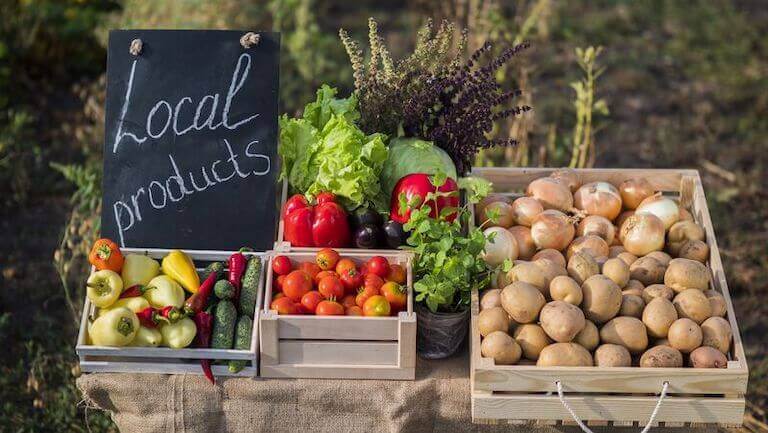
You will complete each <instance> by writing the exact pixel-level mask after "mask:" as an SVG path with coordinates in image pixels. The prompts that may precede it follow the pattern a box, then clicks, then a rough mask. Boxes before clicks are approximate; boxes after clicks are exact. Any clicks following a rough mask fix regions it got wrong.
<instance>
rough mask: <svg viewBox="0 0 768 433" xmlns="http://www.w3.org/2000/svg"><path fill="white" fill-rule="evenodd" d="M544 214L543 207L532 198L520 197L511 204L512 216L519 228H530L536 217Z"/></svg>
mask: <svg viewBox="0 0 768 433" xmlns="http://www.w3.org/2000/svg"><path fill="white" fill-rule="evenodd" d="M542 212H544V206H542V205H541V203H540V202H539V201H538V200H536V199H535V198H533V197H520V198H518V199H516V200H515V201H513V202H512V216H513V217H514V218H515V222H517V224H519V225H521V226H526V227H530V226H531V224H533V219H534V218H536V215H538V214H540V213H542Z"/></svg>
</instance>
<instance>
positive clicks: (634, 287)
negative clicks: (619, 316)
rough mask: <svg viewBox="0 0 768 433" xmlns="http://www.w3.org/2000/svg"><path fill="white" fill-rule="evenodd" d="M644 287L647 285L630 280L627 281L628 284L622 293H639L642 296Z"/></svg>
mask: <svg viewBox="0 0 768 433" xmlns="http://www.w3.org/2000/svg"><path fill="white" fill-rule="evenodd" d="M644 288H645V286H644V285H643V283H641V282H640V281H637V280H629V281H627V285H626V286H624V289H622V293H625V294H629V295H637V296H640V297H642V296H643V289H644Z"/></svg>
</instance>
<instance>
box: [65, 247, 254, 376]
mask: <svg viewBox="0 0 768 433" xmlns="http://www.w3.org/2000/svg"><path fill="white" fill-rule="evenodd" d="M122 251H123V253H126V254H131V253H133V254H146V255H148V256H150V257H152V258H156V259H160V258H162V257H163V256H165V255H166V254H167V253H168V251H169V250H164V249H141V248H123V249H122ZM185 252H186V253H187V254H188V255H189V256H190V257H191V258H192V260H194V261H195V265H196V266H197V267H198V270H202V268H203V267H204V266H205V265H206V264H208V263H210V262H212V261H224V262H226V260H227V258H229V256H230V255H232V253H233V252H232V251H201V250H199V251H194V250H185ZM243 254H246V255H248V256H255V257H260V258H261V261H262V272H261V275H260V277H259V291H258V297H257V300H256V309H255V311H254V312H253V333H252V335H251V346H250V348H249V349H248V350H235V349H228V350H227V349H203V348H192V347H190V348H184V349H171V348H168V347H106V346H94V345H92V344H89V342H88V340H89V338H88V328H89V322H90V321H91V320H92V319H94V318H95V317H96V316H97V314H98V308H97V307H96V306H94V305H93V304H91V302H90V301H89V300H88V298H86V300H85V305H84V306H83V315H82V317H81V319H80V331H79V333H78V336H77V346H76V347H75V351H76V353H77V355H78V357H79V360H80V369H81V370H82V371H83V372H86V373H95V372H111V373H158V374H183V373H187V374H202V373H203V371H202V368H201V367H200V362H199V360H200V359H211V360H218V361H229V360H245V361H246V362H247V363H246V367H245V368H244V369H243V370H242V371H240V372H239V373H231V372H230V371H229V369H228V367H227V365H226V364H223V365H217V364H215V363H214V364H213V365H212V366H211V368H212V371H213V374H214V376H240V377H255V376H257V374H258V355H259V351H258V347H259V346H258V344H259V326H258V323H259V314H260V312H261V309H262V302H263V299H264V278H265V275H266V272H265V269H264V268H265V267H266V266H267V265H268V263H269V253H252V252H246V253H243ZM200 265H203V266H200ZM92 272H93V269H92Z"/></svg>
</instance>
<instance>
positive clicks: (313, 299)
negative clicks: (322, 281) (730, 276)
mask: <svg viewBox="0 0 768 433" xmlns="http://www.w3.org/2000/svg"><path fill="white" fill-rule="evenodd" d="M322 300H323V295H321V294H320V292H318V291H317V290H312V291H309V292H307V293H305V294H304V296H302V297H301V305H302V306H303V307H304V308H306V309H307V311H309V314H315V310H317V304H319V303H320V301H322Z"/></svg>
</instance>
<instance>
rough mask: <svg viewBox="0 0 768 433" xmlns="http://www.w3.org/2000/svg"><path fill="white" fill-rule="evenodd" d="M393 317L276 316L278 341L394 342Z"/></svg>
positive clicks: (394, 326) (396, 324)
mask: <svg viewBox="0 0 768 433" xmlns="http://www.w3.org/2000/svg"><path fill="white" fill-rule="evenodd" d="M397 326H398V318H397V317H363V316H278V319H277V334H278V338H280V339H281V340H283V339H293V340H304V339H315V340H377V341H379V340H385V341H392V340H397V331H398V330H397Z"/></svg>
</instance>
